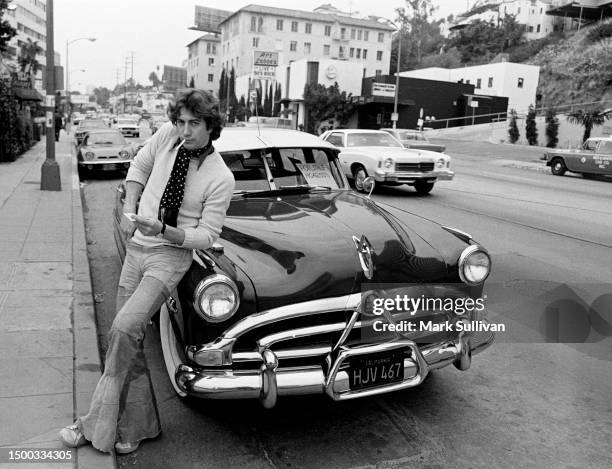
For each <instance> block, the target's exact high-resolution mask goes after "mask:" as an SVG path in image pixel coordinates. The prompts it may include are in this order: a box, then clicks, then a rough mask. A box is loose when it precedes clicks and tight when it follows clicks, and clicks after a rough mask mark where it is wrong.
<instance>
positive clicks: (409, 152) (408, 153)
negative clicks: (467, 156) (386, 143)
mask: <svg viewBox="0 0 612 469" xmlns="http://www.w3.org/2000/svg"><path fill="white" fill-rule="evenodd" d="M342 151H343V152H347V153H362V154H366V155H369V156H371V157H373V158H393V159H395V160H398V161H435V159H436V156H437V155H436V154H435V153H434V152H431V151H427V150H420V149H415V148H396V147H350V148H347V149H344V150H342Z"/></svg>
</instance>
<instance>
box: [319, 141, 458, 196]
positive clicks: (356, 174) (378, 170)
mask: <svg viewBox="0 0 612 469" xmlns="http://www.w3.org/2000/svg"><path fill="white" fill-rule="evenodd" d="M320 138H322V139H323V140H325V141H326V142H329V143H331V144H333V145H335V146H336V147H338V148H339V149H340V155H339V158H340V163H341V165H342V169H343V171H344V173H345V174H346V175H347V177H349V178H353V179H354V181H355V188H356V189H357V190H358V191H360V192H364V191H365V189H364V184H363V181H364V180H365V178H366V177H368V176H373V177H374V178H375V179H376V181H377V182H378V183H381V184H388V185H395V186H397V185H401V184H408V185H410V186H413V187H414V189H415V190H416V191H417V192H418V193H419V194H422V195H425V194H428V193H429V192H431V190H432V189H433V187H434V184H435V183H436V182H437V181H442V180H447V181H448V180H451V179H453V177H454V175H455V173H454V172H453V171H451V169H450V160H451V158H450V156H448V155H447V154H445V153H438V152H433V151H427V150H421V149H412V148H404V146H403V145H402V143H401V142H400V141H399V140H397V139H396V138H395V137H393V136H392V135H390V134H388V133H387V132H383V131H381V130H365V129H335V130H328V131H327V132H325V133H323V134H322V135H321V137H320Z"/></svg>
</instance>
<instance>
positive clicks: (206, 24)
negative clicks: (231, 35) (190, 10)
mask: <svg viewBox="0 0 612 469" xmlns="http://www.w3.org/2000/svg"><path fill="white" fill-rule="evenodd" d="M232 13H233V12H231V11H226V10H219V9H217V8H209V7H202V6H199V5H196V7H195V18H194V24H195V26H194V27H193V28H191V29H197V30H199V31H206V32H209V33H221V27H220V25H221V23H222V22H223V21H225V19H226V18H228V17H229V16H230V15H231V14H232Z"/></svg>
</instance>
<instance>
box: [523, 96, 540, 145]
mask: <svg viewBox="0 0 612 469" xmlns="http://www.w3.org/2000/svg"><path fill="white" fill-rule="evenodd" d="M535 118H536V112H535V109H534V107H533V104H531V105H529V111H527V118H526V119H525V137H526V138H527V143H529V145H537V144H538V129H537V127H536V121H535Z"/></svg>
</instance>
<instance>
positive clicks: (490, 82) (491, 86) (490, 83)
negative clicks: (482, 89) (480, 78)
mask: <svg viewBox="0 0 612 469" xmlns="http://www.w3.org/2000/svg"><path fill="white" fill-rule="evenodd" d="M489 88H493V77H489Z"/></svg>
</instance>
